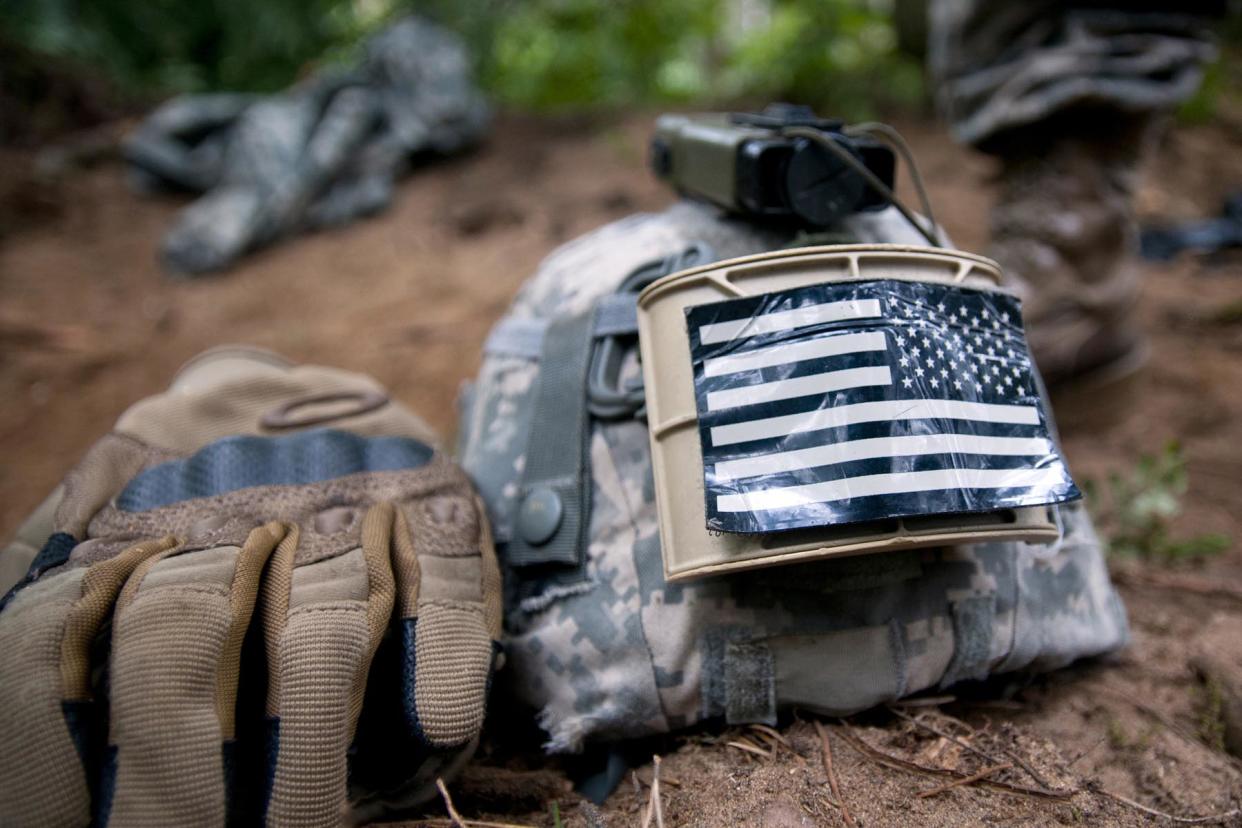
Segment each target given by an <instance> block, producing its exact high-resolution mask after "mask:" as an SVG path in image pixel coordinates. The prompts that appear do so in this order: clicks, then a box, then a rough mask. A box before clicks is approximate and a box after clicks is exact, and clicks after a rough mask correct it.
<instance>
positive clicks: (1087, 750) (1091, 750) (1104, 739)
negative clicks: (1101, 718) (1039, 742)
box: [1065, 734, 1108, 769]
mask: <svg viewBox="0 0 1242 828" xmlns="http://www.w3.org/2000/svg"><path fill="white" fill-rule="evenodd" d="M1107 741H1108V735H1107V734H1105V735H1103V736H1101V737H1100V741H1098V742H1096V743H1095V744H1094V745H1092V746H1091V747H1089V748H1084V749H1083V750H1082V751H1081V752H1080V753H1079V754H1078V755H1077V756H1075V757H1074V758H1073V759H1071V760H1069V761H1068V762H1066V763H1065V767H1066V768H1067V769H1068V768H1072V767H1074V765H1077V764H1078V760H1079V759H1082V758H1083V757H1085V756H1087V754H1089V753H1094V752H1095V749H1096V748H1098V747H1099V746H1100V745H1102V744H1104V743H1105V742H1107Z"/></svg>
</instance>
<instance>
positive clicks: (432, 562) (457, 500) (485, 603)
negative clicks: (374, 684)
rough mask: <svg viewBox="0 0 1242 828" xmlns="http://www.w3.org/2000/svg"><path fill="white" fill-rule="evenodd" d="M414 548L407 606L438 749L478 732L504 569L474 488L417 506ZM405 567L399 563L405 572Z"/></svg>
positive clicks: (413, 691) (423, 725)
mask: <svg viewBox="0 0 1242 828" xmlns="http://www.w3.org/2000/svg"><path fill="white" fill-rule="evenodd" d="M407 514H408V515H409V517H410V530H411V540H412V543H411V544H410V547H409V548H404V547H403V546H402V545H400V544H399V545H398V547H397V552H398V554H400V555H401V556H402V557H405V556H408V555H410V554H411V553H412V554H413V555H414V557H415V561H416V564H417V567H416V569H415V568H414V567H408V565H407V567H404V568H408V569H411V570H415V571H417V573H418V576H417V578H416V579H414V580H413V582H412V583H407V584H405V585H404V586H405V589H404V593H403V594H404V596H405V597H404V600H403V601H402V606H401V608H400V610H401V613H402V616H403V618H411V623H410V624H409V626H412V628H413V649H412V661H413V667H414V669H413V670H412V671H411V670H407V675H411V676H412V678H413V687H409V688H407V689H406V692H407V699H409V700H412V701H413V703H414V711H413V712H414V715H415V716H416V721H417V726H418V730H419V731H420V733H421V735H422V737H423V738H424V739H425V740H426V741H427V742H428V743H429V744H430V745H432V746H434V747H437V748H449V747H461V746H463V745H466V744H469V743H470V742H472V741H473V740H474V739H477V738H478V735H479V731H480V730H481V729H482V727H483V718H484V714H485V711H486V700H487V688H488V683H489V680H490V678H491V671H492V667H493V662H494V660H495V653H496V650H497V648H496V642H497V640H498V638H499V628H500V574H499V568H498V567H497V565H496V558H495V551H494V549H493V548H492V543H491V538H490V532H489V531H488V527H487V520H486V517H485V516H484V514H483V512H482V511H481V509H480V508H479V506H478V503H477V500H476V499H475V497H474V495H473V492H470V491H469V489H468V488H466V489H465V490H464V491H461V492H458V493H453V494H448V495H443V496H439V497H433V498H429V499H427V500H425V501H423V502H421V503H418V504H416V505H414V506H413V507H411V508H410V509H409V510H408V511H407ZM401 571H403V567H401V566H398V572H401Z"/></svg>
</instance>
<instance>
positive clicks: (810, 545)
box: [638, 244, 1058, 581]
mask: <svg viewBox="0 0 1242 828" xmlns="http://www.w3.org/2000/svg"><path fill="white" fill-rule="evenodd" d="M872 279H900V280H904V281H912V282H932V283H938V284H953V285H960V286H962V287H969V288H973V289H976V290H988V291H996V292H1000V289H999V285H1000V282H1001V271H1000V267H999V266H998V265H997V264H996V263H995V262H993V261H992V260H991V259H985V258H984V257H982V256H975V255H972V254H969V253H960V252H957V251H952V250H942V249H937V248H932V247H914V246H907V245H888V244H867V245H846V246H839V247H806V248H798V249H794V250H783V251H779V252H775V253H764V254H760V255H757V256H746V257H743V258H740V259H729V260H727V261H723V262H716V263H714V264H710V265H706V266H703V267H696V268H691V269H690V270H683V271H681V272H680V273H674V274H672V275H670V276H666V277H664V278H663V279H660V280H659V281H657V282H654V283H652V284H651V285H650V286H648V287H647V289H646V290H644V291H643V292H642V294H641V295H640V296H639V298H638V331H639V343H640V347H641V349H642V362H643V380H644V384H645V385H646V389H647V419H648V422H649V423H650V427H651V459H652V466H653V469H654V473H655V495H656V508H657V510H658V512H659V519H660V545H661V548H662V549H663V557H664V576H665V578H667V579H668V580H670V581H678V580H689V579H692V578H700V577H703V576H706V575H714V574H719V573H724V572H731V571H735V570H742V569H755V568H759V567H765V566H775V565H779V564H788V563H800V562H803V561H807V560H813V559H816V558H825V557H830V556H838V555H859V554H864V553H874V552H887V551H892V550H897V549H910V548H913V547H926V546H946V545H952V544H962V543H981V542H985V541H1014V540H1023V541H1032V542H1047V541H1052V540H1055V539H1056V538H1057V536H1058V528H1057V525H1056V523H1055V521H1054V518H1053V515H1052V514H1051V511H1050V510H1049V509H1048V508H1046V507H1043V506H1035V507H1028V508H1021V509H1006V510H1001V511H998V512H985V513H980V514H959V515H925V516H919V517H907V518H895V519H892V520H883V521H875V522H869V523H852V524H846V525H839V526H823V527H816V528H813V529H798V530H793V531H789V532H777V533H773V534H760V535H742V534H728V533H724V532H716V531H710V530H708V529H707V528H706V525H707V519H706V515H705V509H706V506H705V499H704V494H703V451H702V446H701V444H700V442H699V430H698V413H697V410H696V408H695V398H694V369H693V366H692V365H691V362H690V340H689V334H688V333H687V328H686V314H685V309H686V308H689V307H694V306H695V305H704V304H707V303H710V302H721V301H725V300H728V299H736V298H738V297H744V296H755V295H758V294H763V293H771V292H773V291H778V290H789V289H791V288H798V287H805V286H806V285H814V284H822V283H825V282H846V281H860V280H872Z"/></svg>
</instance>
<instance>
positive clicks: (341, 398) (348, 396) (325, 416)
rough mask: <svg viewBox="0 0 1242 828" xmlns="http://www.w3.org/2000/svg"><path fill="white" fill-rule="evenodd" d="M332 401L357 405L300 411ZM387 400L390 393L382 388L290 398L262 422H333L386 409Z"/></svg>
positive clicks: (286, 425) (273, 425)
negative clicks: (335, 408) (318, 410)
mask: <svg viewBox="0 0 1242 828" xmlns="http://www.w3.org/2000/svg"><path fill="white" fill-rule="evenodd" d="M332 403H352V404H353V405H352V406H350V407H346V408H344V409H343V410H339V411H329V412H322V413H318V414H316V413H314V412H307V413H304V414H302V415H301V416H298V415H297V413H296V412H298V411H300V410H302V409H304V408H308V407H310V406H316V405H330V404H332ZM387 403H388V395H387V394H384V393H383V392H380V391H337V392H331V393H327V394H313V395H311V396H308V397H302V398H300V399H296V400H290V401H289V402H287V403H284V404H283V405H280V406H277V407H276V408H274V409H272V410H271V411H268V412H267V413H265V414H264V415H263V416H262V417H261V418H260V419H259V425H261V426H263V427H264V428H270V429H284V428H307V427H308V426H315V425H322V424H324V423H330V422H332V421H333V420H343V419H345V418H346V417H358V416H361V415H363V414H366V413H368V412H371V411H374V410H375V409H377V408H382V407H383V406H385V405H387Z"/></svg>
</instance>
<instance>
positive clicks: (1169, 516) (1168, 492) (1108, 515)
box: [1086, 441, 1231, 565]
mask: <svg viewBox="0 0 1242 828" xmlns="http://www.w3.org/2000/svg"><path fill="white" fill-rule="evenodd" d="M1188 485H1189V479H1188V477H1187V473H1186V460H1185V458H1184V457H1183V456H1182V451H1181V447H1180V446H1179V445H1178V443H1177V442H1176V441H1170V442H1169V443H1168V444H1166V445H1165V447H1164V449H1163V450H1162V451H1161V452H1160V453H1159V454H1154V455H1153V454H1144V455H1142V456H1141V457H1140V458H1139V461H1138V464H1137V465H1136V466H1135V468H1134V470H1133V471H1132V472H1130V473H1129V474H1124V475H1123V474H1120V473H1117V472H1114V473H1112V474H1110V475H1109V476H1108V485H1107V491H1106V492H1099V491H1098V487H1096V486H1094V485H1092V484H1090V483H1089V484H1088V485H1087V487H1086V488H1087V494H1088V497H1089V499H1091V500H1093V501H1095V502H1096V505H1097V509H1099V511H1100V516H1101V518H1102V521H1103V523H1104V525H1105V527H1106V529H1107V530H1109V536H1110V537H1109V544H1108V548H1109V553H1110V554H1112V555H1116V556H1118V557H1128V558H1138V559H1140V560H1143V561H1149V562H1155V563H1162V564H1166V565H1167V564H1175V563H1181V562H1188V561H1196V560H1202V559H1204V558H1208V557H1211V556H1213V555H1218V554H1220V553H1221V552H1224V551H1225V550H1226V549H1228V548H1229V546H1230V543H1231V541H1230V539H1229V538H1228V537H1227V536H1225V535H1221V534H1215V533H1211V534H1207V533H1205V534H1199V535H1194V536H1191V537H1189V538H1175V537H1173V536H1172V534H1171V532H1170V526H1171V525H1172V522H1173V520H1174V519H1175V518H1176V517H1177V516H1178V515H1179V514H1181V512H1182V499H1183V498H1184V497H1185V495H1186V490H1187V487H1188Z"/></svg>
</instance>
